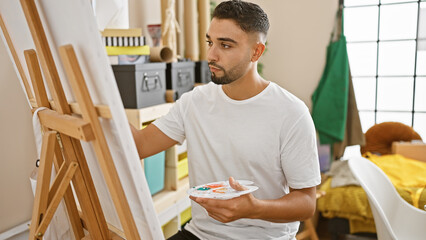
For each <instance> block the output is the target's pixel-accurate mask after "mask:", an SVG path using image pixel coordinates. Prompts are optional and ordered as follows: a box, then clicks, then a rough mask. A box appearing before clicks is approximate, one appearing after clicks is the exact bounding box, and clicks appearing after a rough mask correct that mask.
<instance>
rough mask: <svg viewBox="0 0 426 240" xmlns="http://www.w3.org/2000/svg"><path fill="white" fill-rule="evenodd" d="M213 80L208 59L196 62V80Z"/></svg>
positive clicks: (206, 81)
mask: <svg viewBox="0 0 426 240" xmlns="http://www.w3.org/2000/svg"><path fill="white" fill-rule="evenodd" d="M211 80H212V73H211V72H210V68H209V64H208V63H207V61H198V62H195V82H196V83H209V82H210V81H211Z"/></svg>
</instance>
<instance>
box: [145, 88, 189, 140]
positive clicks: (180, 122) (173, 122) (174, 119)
mask: <svg viewBox="0 0 426 240" xmlns="http://www.w3.org/2000/svg"><path fill="white" fill-rule="evenodd" d="M190 95H191V92H188V93H185V94H183V95H182V96H181V97H180V98H179V99H178V100H177V101H176V102H175V103H174V105H173V107H172V108H171V109H170V111H169V113H167V114H166V115H165V116H163V117H161V118H159V119H157V120H155V121H154V122H153V124H154V125H155V126H156V127H158V128H159V129H160V130H161V131H162V132H163V133H164V134H166V135H167V136H168V137H170V138H171V139H173V140H175V141H177V142H179V143H180V144H182V143H183V141H184V140H185V125H184V122H185V121H184V120H185V119H184V117H185V113H186V111H187V109H188V105H189V100H190Z"/></svg>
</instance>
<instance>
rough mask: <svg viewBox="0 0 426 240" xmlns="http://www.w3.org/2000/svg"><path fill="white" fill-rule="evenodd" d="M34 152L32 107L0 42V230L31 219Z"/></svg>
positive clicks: (2, 230)
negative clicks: (31, 175)
mask: <svg viewBox="0 0 426 240" xmlns="http://www.w3.org/2000/svg"><path fill="white" fill-rule="evenodd" d="M36 155H37V154H36V149H35V143H34V136H33V130H32V124H31V110H30V108H29V106H28V103H27V100H26V98H25V95H24V92H23V91H22V88H21V85H20V84H19V80H18V78H17V76H16V73H15V70H14V69H13V65H12V62H11V61H10V60H9V55H8V53H7V52H6V48H5V45H4V43H3V41H0V233H1V232H4V231H5V230H7V229H10V228H12V227H14V226H16V225H18V224H21V223H23V222H26V221H28V220H29V219H30V218H31V211H32V203H33V199H34V198H33V195H32V192H31V187H30V181H29V175H30V173H31V171H32V169H33V168H34V166H35V160H36Z"/></svg>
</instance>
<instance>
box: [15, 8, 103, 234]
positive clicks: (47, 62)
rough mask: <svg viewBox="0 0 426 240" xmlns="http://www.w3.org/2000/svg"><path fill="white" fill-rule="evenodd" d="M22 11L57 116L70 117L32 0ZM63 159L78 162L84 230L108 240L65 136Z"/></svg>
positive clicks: (78, 150)
mask: <svg viewBox="0 0 426 240" xmlns="http://www.w3.org/2000/svg"><path fill="white" fill-rule="evenodd" d="M20 2H21V5H22V10H23V12H24V14H25V18H26V20H27V24H28V27H29V29H30V32H31V35H32V37H33V41H34V43H35V46H36V50H37V53H38V54H39V57H40V63H41V66H42V69H43V73H44V76H45V77H46V80H47V85H48V86H49V90H50V92H51V94H52V97H53V100H54V101H55V103H56V107H57V108H56V109H57V111H58V112H59V113H62V114H70V113H71V110H70V107H69V105H68V102H67V99H66V97H65V93H64V90H63V88H62V84H61V81H60V79H59V74H58V71H57V69H56V65H55V62H54V60H53V56H52V53H51V50H50V47H49V44H48V41H47V38H46V34H45V32H44V29H43V25H42V23H41V20H40V16H39V14H38V11H37V7H36V4H35V2H34V0H20ZM60 136H61V139H62V143H63V149H64V157H65V160H66V162H67V163H71V162H75V161H77V162H78V164H79V166H80V168H79V169H78V170H77V171H76V173H75V175H74V178H73V183H74V188H75V190H76V193H77V196H78V199H79V202H80V206H81V209H82V211H83V212H84V217H85V218H87V223H88V224H87V229H88V231H89V232H90V233H91V235H92V236H93V237H94V238H95V239H109V232H108V226H107V224H106V220H105V216H104V214H103V212H102V208H101V206H100V202H99V198H98V196H97V193H96V189H95V187H94V184H93V179H92V176H91V174H90V171H89V167H88V165H87V162H86V158H85V156H84V154H83V148H82V147H81V144H80V141H79V140H76V139H73V138H71V137H69V136H67V135H64V134H60Z"/></svg>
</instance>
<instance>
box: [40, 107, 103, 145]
mask: <svg viewBox="0 0 426 240" xmlns="http://www.w3.org/2000/svg"><path fill="white" fill-rule="evenodd" d="M38 116H39V119H40V123H41V124H42V125H43V126H45V127H47V128H49V129H53V130H55V131H57V132H60V133H63V134H65V135H68V136H70V137H73V138H76V139H80V140H83V141H86V142H88V141H92V140H93V139H94V138H95V137H94V134H93V130H92V127H91V125H90V123H88V122H87V121H85V120H83V119H81V118H78V117H74V116H71V115H63V114H59V113H57V112H55V111H53V110H50V109H45V110H41V111H39V112H38Z"/></svg>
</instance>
